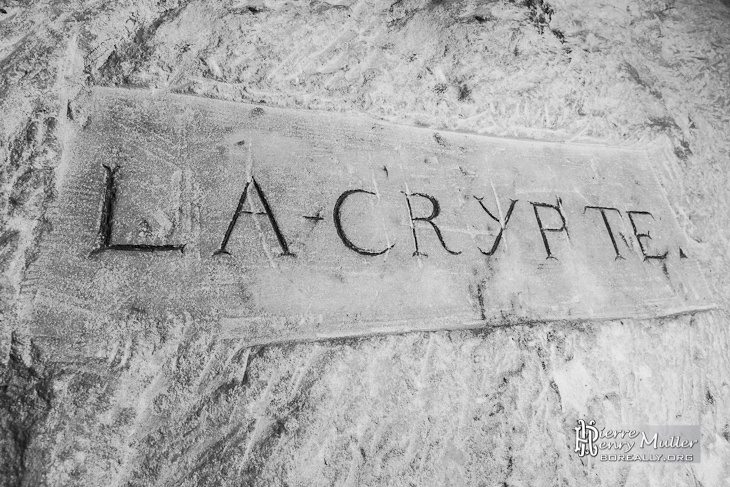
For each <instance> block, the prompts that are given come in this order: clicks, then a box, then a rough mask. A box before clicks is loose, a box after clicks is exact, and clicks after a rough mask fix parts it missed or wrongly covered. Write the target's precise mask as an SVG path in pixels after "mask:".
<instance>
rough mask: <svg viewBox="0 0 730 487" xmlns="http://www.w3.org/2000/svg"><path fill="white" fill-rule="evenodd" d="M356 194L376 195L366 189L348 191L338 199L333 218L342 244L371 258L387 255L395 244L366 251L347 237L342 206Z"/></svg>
mask: <svg viewBox="0 0 730 487" xmlns="http://www.w3.org/2000/svg"><path fill="white" fill-rule="evenodd" d="M355 193H365V194H371V195H373V196H374V195H375V193H373V192H372V191H365V190H364V189H348V190H347V191H345V192H344V193H342V194H341V195H340V197H339V198H337V202H336V203H335V211H334V214H333V218H332V219H333V220H334V222H335V228H336V229H337V235H338V236H339V237H340V240H342V243H344V244H345V246H346V247H347V248H348V249H351V250H354V251H355V252H357V253H358V254H361V255H370V256H374V255H382V254H384V253H386V252H387V251H389V250H390V249H392V248H393V247H395V244H393V245H391V246H389V247H386V248H385V249H383V250H368V249H364V248H362V247H358V246H357V245H355V244H354V243H352V240H350V239H349V238H348V237H347V235H346V234H345V230H344V229H343V228H342V218H341V213H342V205H343V204H344V203H345V200H346V199H347V198H348V197H350V196H351V195H353V194H355Z"/></svg>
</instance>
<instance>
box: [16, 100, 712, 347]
mask: <svg viewBox="0 0 730 487" xmlns="http://www.w3.org/2000/svg"><path fill="white" fill-rule="evenodd" d="M90 98H91V99H90V100H89V101H88V102H87V104H86V106H85V107H84V111H85V112H86V113H88V115H89V118H88V121H87V123H86V124H85V125H84V127H83V128H82V129H81V130H80V131H79V132H78V133H77V134H76V135H75V136H74V137H73V140H72V141H70V142H69V143H68V144H67V146H66V147H64V161H63V162H62V163H61V168H60V169H59V171H60V172H61V173H62V174H63V180H62V181H61V182H60V184H59V195H58V197H57V199H56V202H55V203H54V205H53V206H52V207H51V208H50V209H49V210H48V213H47V215H48V216H47V218H48V221H49V223H50V225H51V228H52V230H51V231H49V232H48V233H47V234H46V236H45V237H44V239H43V241H41V242H40V244H39V248H40V252H39V256H38V259H37V260H36V262H34V263H33V264H32V265H31V266H30V268H29V269H28V272H27V273H26V278H25V281H24V283H23V296H22V297H21V299H26V300H27V307H26V309H24V310H23V311H21V314H22V315H26V316H28V318H27V319H28V320H29V321H30V322H31V325H30V327H31V329H32V332H33V334H34V336H35V337H36V342H37V343H39V340H40V338H41V337H45V336H47V337H53V338H59V337H60V338H62V339H63V337H70V336H72V335H74V336H75V337H77V338H78V339H85V338H86V337H88V336H89V335H90V334H92V333H93V334H95V335H99V336H103V334H104V330H105V329H106V328H107V327H111V326H114V325H113V324H110V322H112V321H117V322H123V321H125V320H126V319H127V318H128V317H129V316H145V319H147V320H150V321H161V322H164V321H170V320H174V319H175V318H178V319H180V318H182V317H184V316H191V317H192V318H193V319H194V321H195V322H196V323H201V325H200V326H201V327H205V328H206V329H207V330H208V333H214V334H215V333H220V335H221V336H222V337H225V338H235V339H239V340H241V343H242V344H247V345H263V344H270V343H278V342H286V341H292V340H313V339H322V338H325V337H330V338H334V337H347V336H363V335H371V334H376V333H387V332H404V331H425V330H445V329H459V328H481V327H484V326H504V325H509V324H516V323H520V322H522V323H526V322H532V321H556V320H567V319H571V320H588V319H619V318H640V317H660V316H670V315H675V314H679V313H688V312H693V311H698V310H703V309H711V308H712V307H713V305H712V301H711V295H710V291H709V289H708V288H707V286H706V284H705V282H704V279H703V278H702V275H701V273H700V270H699V267H698V265H697V259H695V258H690V257H689V256H688V255H687V254H688V253H689V250H684V249H688V244H687V240H686V237H684V236H683V235H682V231H681V230H680V228H679V226H678V224H677V221H676V219H675V217H674V215H673V214H672V209H671V208H670V207H669V205H668V204H667V199H666V195H665V193H664V190H663V189H662V188H661V186H660V185H659V182H658V179H657V177H656V175H655V172H654V171H655V168H654V167H652V163H654V164H655V166H656V167H659V168H663V167H664V165H665V164H666V161H665V159H666V158H667V157H671V154H670V155H669V156H668V155H666V154H665V153H664V151H661V150H659V147H647V148H645V149H644V150H641V149H639V148H632V149H624V148H620V147H610V146H604V145H598V144H583V145H577V144H565V143H555V142H534V141H527V140H511V139H504V138H503V139H497V138H488V137H483V136H474V135H469V134H459V133H450V132H444V131H441V132H435V131H433V130H426V129H420V128H412V127H407V126H402V125H394V124H388V123H384V122H379V121H376V120H372V119H367V118H363V117H359V118H357V117H345V116H343V115H334V114H326V113H319V112H313V111H305V110H298V111H296V110H282V109H277V108H268V107H267V108H266V109H264V108H263V107H262V106H252V105H244V104H235V103H227V104H226V103H222V102H215V101H211V100H206V99H201V98H195V97H189V96H188V97H185V96H172V95H165V94H156V95H152V96H150V94H149V93H147V92H142V91H141V90H137V91H130V90H108V89H104V90H101V89H97V90H95V92H94V93H93V95H91V97H90ZM86 341H87V342H88V344H87V353H88V354H89V355H94V354H95V351H94V348H95V347H97V346H98V345H99V344H98V343H94V341H93V340H86ZM54 343H55V342H54ZM60 348H63V347H60ZM56 351H57V350H56Z"/></svg>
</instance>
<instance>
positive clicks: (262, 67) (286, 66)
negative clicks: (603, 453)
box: [0, 0, 730, 486]
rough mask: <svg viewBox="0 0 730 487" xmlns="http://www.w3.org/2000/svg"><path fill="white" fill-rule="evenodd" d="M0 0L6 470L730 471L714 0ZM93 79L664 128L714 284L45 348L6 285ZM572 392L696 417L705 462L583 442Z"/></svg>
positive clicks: (392, 108) (501, 120)
mask: <svg viewBox="0 0 730 487" xmlns="http://www.w3.org/2000/svg"><path fill="white" fill-rule="evenodd" d="M0 6H1V7H2V8H1V9H0V109H1V111H0V113H2V114H3V115H2V117H0V157H1V160H2V166H0V185H1V188H2V190H1V191H0V268H2V271H3V274H2V278H1V279H0V302H1V303H2V306H1V308H0V313H1V314H0V323H1V325H0V326H1V328H0V364H1V365H0V411H1V415H0V485H8V486H11V485H12V486H14V485H88V486H96V485H333V484H335V485H484V486H492V485H494V486H500V485H509V486H538V485H545V486H552V485H568V486H573V485H575V486H580V485H606V486H608V485H611V486H612V485H630V486H634V485H636V486H638V485H657V486H660V485H661V486H663V485H681V486H684V485H686V486H698V485H703V486H722V485H728V484H730V330H729V327H728V325H729V324H730V320H729V318H728V315H727V312H726V310H727V305H728V304H730V272H728V271H729V270H730V245H729V243H728V239H729V238H730V197H729V195H730V193H729V192H728V189H727V188H728V187H729V185H730V181H729V180H728V175H729V174H730V88H729V87H730V5H729V4H728V2H727V1H726V0H722V1H721V0H703V1H693V2H689V1H668V2H657V1H645V0H641V1H639V0H626V1H620V0H619V1H616V2H606V3H601V2H597V1H577V0H558V1H555V2H551V3H550V4H549V5H548V3H546V2H544V1H541V0H528V1H526V2H510V1H504V0H496V1H485V2H474V1H469V0H466V1H449V0H441V1H431V2H424V1H422V0H397V1H395V2H392V3H391V1H390V0H389V1H388V2H377V1H367V0H354V1H350V0H344V1H342V2H341V3H327V2H320V1H278V0H271V1H269V0H264V1H261V0H252V1H250V2H246V1H242V2H240V3H236V2H227V1H222V2H203V1H190V2H168V1H164V0H161V1H159V2H153V1H149V0H147V1H140V2H132V1H126V2H125V1H118V2H96V1H86V2H83V1H78V2H62V1H57V2H47V1H46V2H33V3H31V2H27V1H11V2H6V3H5V4H2V5H0ZM89 85H107V86H134V87H148V88H150V89H168V90H174V91H177V92H181V93H189V94H196V95H199V96H207V97H213V98H220V99H226V100H234V101H235V100H239V101H249V102H250V101H254V102H257V103H264V104H267V105H271V106H282V107H297V108H301V109H320V110H336V111H342V112H361V113H367V114H369V115H370V116H373V117H376V118H382V119H387V120H391V121H396V122H400V123H406V124H416V125H422V126H429V127H434V128H449V129H459V130H468V131H473V132H478V133H486V134H493V135H510V136H514V135H517V136H527V137H532V138H549V139H555V140H583V139H599V140H602V141H608V142H610V143H617V144H630V143H636V142H640V141H647V140H652V139H654V138H657V137H668V139H669V140H670V141H671V144H672V146H673V147H674V150H673V152H674V154H673V155H672V154H670V161H669V162H670V164H671V165H672V167H673V169H674V171H675V178H674V179H673V180H667V181H665V184H666V185H667V188H666V189H667V192H668V193H669V196H670V202H671V204H672V206H673V208H674V209H675V211H676V212H677V215H678V218H679V219H680V223H681V224H682V225H683V227H684V228H685V230H686V232H687V234H688V235H689V237H690V238H691V240H692V247H691V248H690V249H688V252H690V253H691V255H692V256H694V257H696V258H697V259H699V260H700V262H701V264H702V268H703V271H704V273H705V275H706V276H707V278H708V280H709V282H710V284H711V285H712V286H713V288H714V289H715V292H716V300H717V302H718V303H719V304H720V305H721V307H722V308H721V309H720V310H718V311H717V312H712V313H699V314H696V315H694V316H685V317H678V318H676V319H666V320H654V321H640V322H639V321H628V320H626V321H623V322H610V323H583V324H575V323H568V322H566V323H554V324H549V325H547V324H535V325H533V326H520V327H509V328H496V329H490V330H485V331H484V332H480V333H471V332H450V333H447V332H441V333H428V334H416V333H413V334H406V335H402V336H388V337H377V338H371V339H359V340H346V341H336V342H322V343H302V344H290V345H285V346H270V347H258V348H253V349H246V348H241V347H240V346H238V345H237V344H235V343H224V342H221V341H220V340H218V339H216V337H215V336H209V335H204V334H202V333H200V332H199V331H198V330H197V329H196V326H195V323H194V322H187V323H177V324H175V326H170V327H167V328H165V327H154V328H152V327H148V326H145V325H144V324H143V323H144V322H143V321H141V322H140V323H135V322H134V321H130V322H128V323H122V324H120V325H119V327H118V329H116V330H110V331H109V347H108V348H107V349H106V350H100V352H99V356H98V359H97V360H96V361H88V362H84V363H58V362H52V361H49V360H48V358H47V357H43V356H40V354H39V353H37V350H36V348H35V347H34V345H33V337H32V335H31V334H30V333H29V331H28V330H27V329H24V328H23V326H22V325H21V324H20V321H19V320H18V318H17V315H16V311H17V310H16V303H17V296H18V295H19V292H20V288H21V282H22V278H23V274H24V271H25V269H26V267H27V265H28V264H29V262H31V261H32V260H33V259H34V258H35V255H36V242H37V239H38V238H39V237H40V236H41V235H42V234H43V232H44V231H46V230H47V226H48V225H47V223H46V222H45V220H44V214H45V211H46V208H47V207H48V205H49V202H50V201H52V200H53V198H54V195H55V192H56V186H55V183H56V180H57V174H56V173H55V171H54V167H55V166H56V165H57V164H58V161H59V154H60V151H61V150H62V147H63V140H64V137H65V134H66V132H67V128H68V127H69V126H70V125H69V124H83V123H85V115H84V113H82V112H81V111H80V110H78V108H77V107H76V106H75V104H74V101H73V100H74V98H75V97H76V96H77V95H78V94H79V92H80V91H81V90H83V89H84V88H85V87H86V86H89ZM59 346H65V347H73V346H74V344H60V345H59ZM578 418H587V419H596V420H597V421H599V422H601V423H604V424H616V425H623V424H641V423H649V424H701V426H702V432H703V441H702V463H700V464H691V465H680V464H673V465H672V464H661V465H651V464H621V465H616V464H601V463H596V462H590V461H587V460H585V459H581V458H579V457H578V456H577V455H576V454H574V453H573V452H572V443H573V438H572V436H571V433H572V427H573V426H574V424H575V420H576V419H578Z"/></svg>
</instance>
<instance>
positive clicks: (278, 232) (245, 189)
mask: <svg viewBox="0 0 730 487" xmlns="http://www.w3.org/2000/svg"><path fill="white" fill-rule="evenodd" d="M252 184H253V187H254V189H255V190H256V194H257V195H258V197H259V200H261V204H262V205H263V207H264V211H263V212H256V213H254V212H251V211H246V210H244V209H243V205H244V204H245V203H246V197H247V196H248V189H249V187H250V186H251V185H252ZM241 213H248V214H254V215H266V216H267V217H268V218H269V223H270V224H271V228H272V230H274V234H275V235H276V240H277V241H278V242H279V246H280V247H281V252H282V254H281V255H289V256H294V254H292V253H291V252H290V251H289V245H288V244H287V243H286V239H285V238H284V235H283V234H282V233H281V230H280V229H279V224H278V223H276V218H274V213H273V212H272V211H271V206H269V202H268V201H267V200H266V195H265V194H264V192H263V191H262V190H261V186H259V183H257V182H256V180H255V179H254V178H253V177H252V178H251V180H250V181H246V186H244V187H243V192H242V193H241V197H240V198H239V200H238V206H237V207H236V211H235V212H234V213H233V218H231V222H230V223H229V224H228V229H227V230H226V234H225V235H224V236H223V241H222V242H221V246H220V248H219V249H218V250H216V251H215V252H213V255H220V254H229V255H230V252H228V251H227V250H226V247H227V246H228V240H230V238H231V234H232V233H233V229H234V228H236V222H237V221H238V217H239V215H240V214H241Z"/></svg>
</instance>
